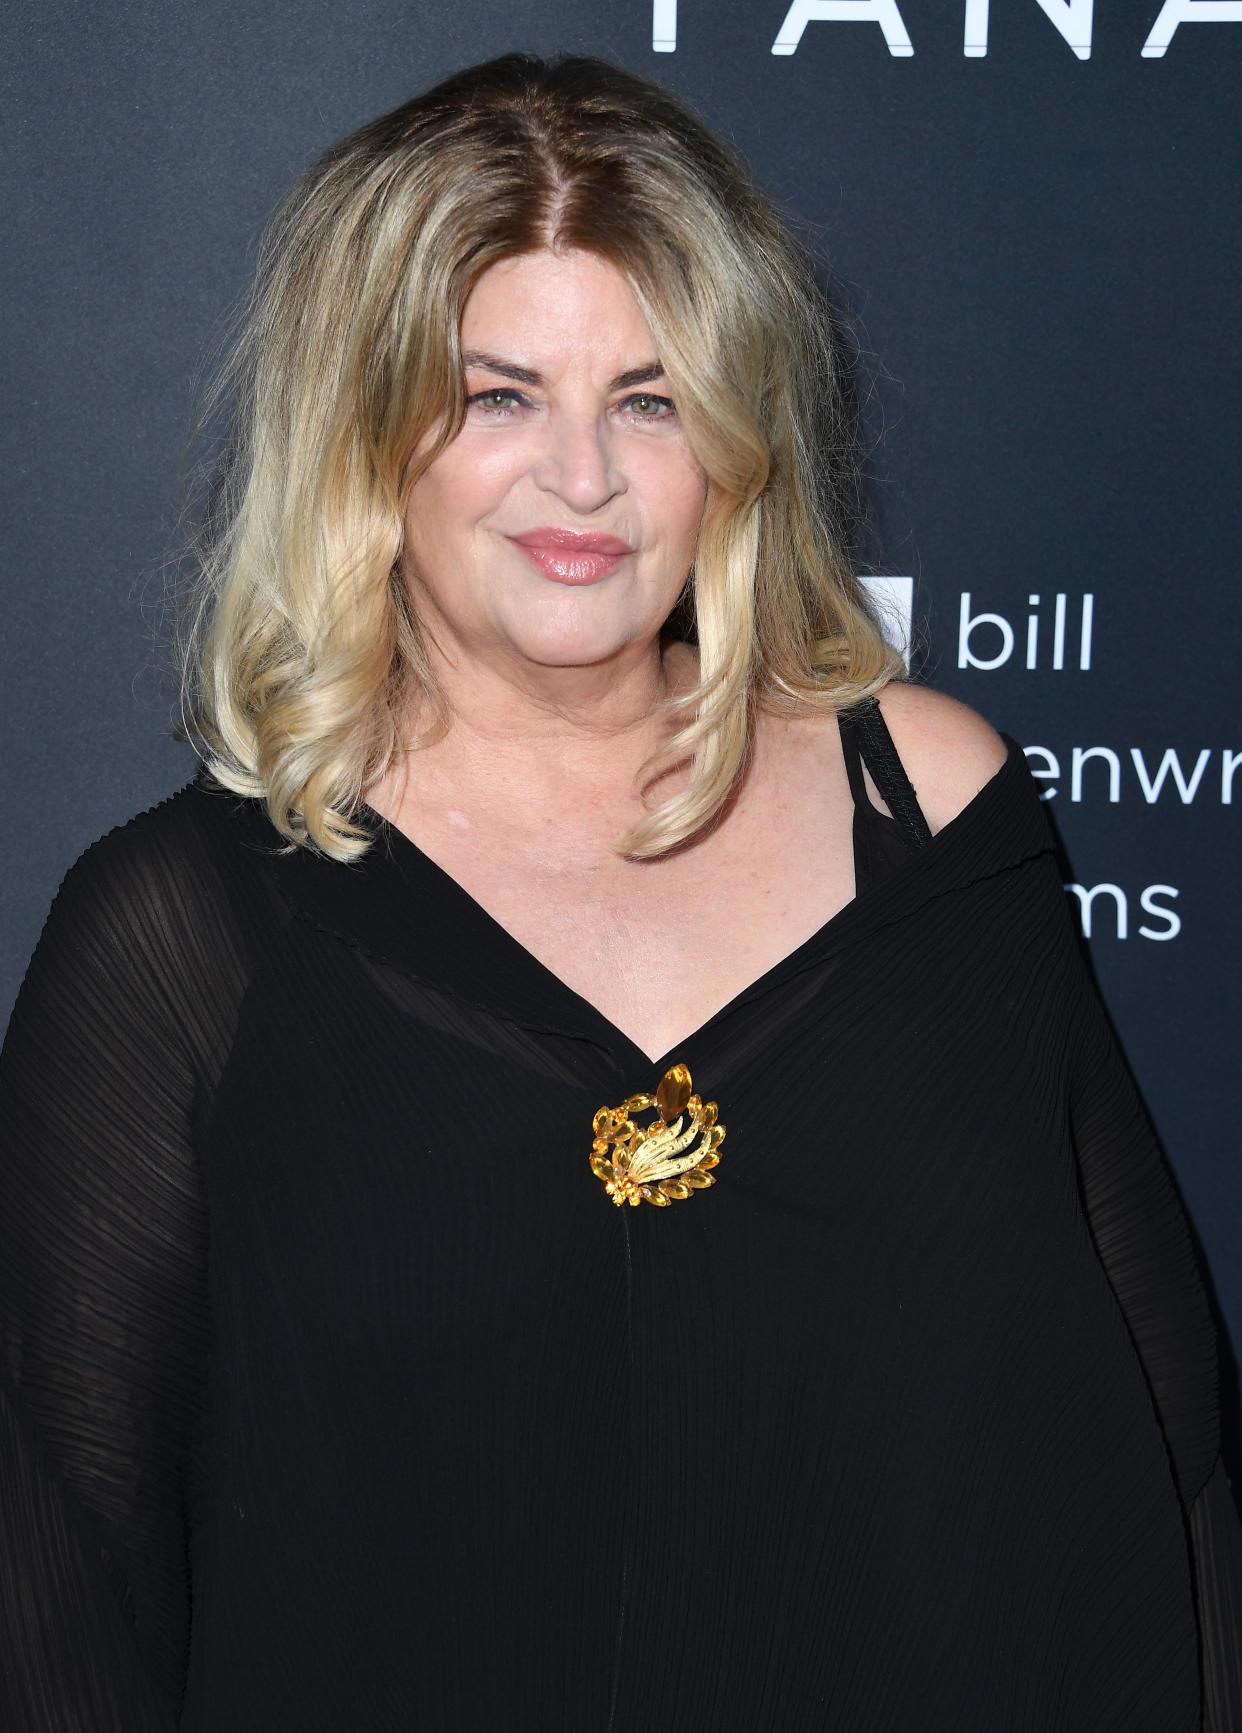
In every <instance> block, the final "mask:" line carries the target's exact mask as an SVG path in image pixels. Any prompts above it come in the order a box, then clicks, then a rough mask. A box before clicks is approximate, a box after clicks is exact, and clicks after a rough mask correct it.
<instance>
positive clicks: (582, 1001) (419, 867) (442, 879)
mask: <svg viewBox="0 0 1242 1733" xmlns="http://www.w3.org/2000/svg"><path fill="white" fill-rule="evenodd" d="M1008 744H1009V748H1010V750H1009V756H1008V758H1006V760H1005V762H1004V763H1003V764H1002V765H1000V766H999V767H998V769H997V770H996V771H995V772H994V773H993V775H992V776H991V777H990V778H989V779H988V781H987V782H986V783H985V784H984V785H983V787H982V788H981V789H980V790H979V791H978V793H977V794H975V795H974V796H973V798H972V799H971V800H969V801H968V802H967V804H966V805H965V806H964V807H963V808H962V809H961V811H960V812H959V813H957V815H956V816H955V817H954V818H953V819H952V820H950V822H949V823H948V824H946V825H943V826H942V827H941V828H940V830H938V831H937V832H936V833H935V834H934V835H933V836H932V837H931V839H930V841H928V842H927V843H925V844H924V845H923V846H922V847H921V848H919V849H918V850H917V851H915V852H913V853H912V854H911V855H910V858H909V860H908V861H907V862H905V863H903V864H902V865H901V866H899V867H897V868H896V869H895V870H894V871H893V872H892V873H891V874H890V875H888V876H887V877H886V878H885V879H884V880H882V881H881V883H879V884H877V885H872V886H869V887H864V888H863V889H862V890H861V891H860V890H859V888H858V883H857V875H856V874H855V883H854V894H853V895H852V896H851V897H850V898H849V900H848V901H847V902H845V903H843V904H842V905H841V907H840V908H839V909H837V910H836V911H835V912H834V913H833V914H831V915H830V916H829V917H828V919H827V920H826V921H823V922H821V924H820V925H819V926H818V927H816V928H815V929H814V931H813V932H811V933H809V934H808V935H807V936H806V938H805V939H803V940H801V941H800V942H799V943H798V944H797V945H795V946H793V947H792V948H791V949H790V950H789V951H786V952H785V953H784V955H783V956H781V957H778V958H777V959H776V960H775V962H773V963H772V964H770V965H769V967H768V968H766V969H764V970H762V971H761V972H760V973H759V974H758V975H756V976H754V977H753V978H752V979H751V980H750V981H748V982H746V983H745V984H744V985H743V986H741V987H740V988H739V989H738V990H737V992H735V993H733V994H732V995H731V996H730V997H729V998H728V999H727V1000H725V1001H724V1002H723V1003H722V1004H720V1005H719V1006H717V1007H716V1009H715V1010H714V1011H712V1012H711V1014H710V1015H709V1016H708V1017H706V1018H704V1020H703V1022H702V1023H700V1024H698V1025H696V1027H695V1028H693V1029H691V1030H689V1031H687V1033H686V1034H684V1035H682V1036H680V1037H679V1038H678V1039H677V1040H676V1041H675V1042H673V1044H672V1045H671V1046H670V1047H669V1048H668V1049H667V1050H666V1051H665V1052H663V1053H660V1054H658V1055H655V1056H653V1055H651V1054H649V1053H648V1052H647V1050H646V1049H645V1048H644V1047H642V1046H640V1045H639V1043H638V1042H637V1041H635V1040H634V1038H633V1036H631V1035H628V1034H627V1033H626V1031H625V1030H624V1029H622V1028H621V1027H620V1026H619V1025H618V1024H616V1023H614V1022H613V1021H612V1019H611V1018H610V1017H608V1016H606V1015H605V1013H604V1012H603V1011H601V1010H600V1009H599V1007H598V1006H597V1005H596V1004H595V1003H594V1001H593V1000H591V999H589V998H587V997H586V996H585V995H584V994H582V993H580V992H578V990H577V989H576V988H574V987H571V986H570V985H569V983H568V982H567V981H566V980H564V978H563V977H562V976H561V975H559V974H557V972H556V970H555V969H553V968H552V967H551V965H550V964H548V963H545V962H544V961H543V959H542V958H541V957H539V956H537V955H536V954H535V952H534V951H532V950H531V949H530V948H529V946H527V945H525V944H523V943H522V941H521V940H520V939H519V938H517V937H516V936H515V935H514V934H513V933H511V932H510V931H509V929H508V927H506V926H505V925H504V924H503V923H502V922H501V921H500V920H498V919H497V917H496V916H495V915H494V914H492V913H491V911H490V910H489V909H488V908H487V907H486V905H485V904H483V903H482V902H480V901H479V899H478V898H477V897H476V896H475V895H474V894H473V893H472V892H470V891H468V890H467V889H466V887H465V886H464V885H463V884H462V883H461V881H460V880H458V879H456V878H454V877H453V875H452V873H450V872H449V871H448V870H447V868H445V867H442V866H441V865H440V864H439V862H438V861H436V860H433V858H432V857H431V856H430V855H429V854H427V853H426V851H425V850H424V849H422V848H420V847H419V845H418V844H417V843H416V842H415V841H414V840H413V838H412V837H410V836H408V835H407V834H406V832H405V831H403V830H402V829H401V828H400V826H398V825H396V824H394V823H393V822H392V820H391V819H387V818H385V817H384V816H383V815H382V814H381V813H378V812H376V811H375V809H374V808H373V807H369V806H366V805H364V806H363V807H362V808H361V809H360V813H361V816H363V817H364V818H366V819H367V820H371V819H373V820H374V823H375V825H376V836H377V846H378V843H379V839H381V838H382V839H383V843H384V846H385V847H386V848H387V850H388V852H389V854H390V855H391V856H392V858H393V859H394V861H397V862H398V863H400V860H401V858H402V857H404V859H405V861H406V863H407V864H409V865H411V866H412V867H413V868H414V869H415V871H416V872H417V873H420V874H422V875H424V876H426V875H427V874H428V873H430V874H431V875H432V876H433V878H434V879H435V881H436V882H437V883H438V884H439V885H440V887H441V889H442V890H443V892H444V893H445V894H446V895H447V896H448V897H449V898H450V899H451V900H453V901H454V902H456V903H457V904H458V905H459V907H460V908H461V909H462V911H463V913H464V914H465V916H466V917H467V918H468V919H471V920H473V921H474V922H475V924H476V925H478V926H481V927H483V928H484V929H485V930H486V931H487V932H488V933H489V934H490V936H491V937H492V938H493V940H494V941H495V942H496V943H497V944H499V945H500V946H501V947H502V948H503V949H504V951H505V952H506V953H507V954H508V955H509V957H510V958H511V959H512V960H513V961H514V962H516V963H517V964H518V966H519V968H520V969H521V970H523V971H525V972H527V973H528V974H529V973H530V972H532V971H533V972H534V974H535V976H536V978H537V979H539V980H540V981H541V982H542V983H543V984H544V986H545V988H547V989H549V990H550V991H551V992H552V994H553V995H554V996H555V997H559V998H561V999H562V1000H563V1002H564V1003H565V1004H566V1006H567V1007H568V1006H570V1005H572V1006H573V1007H575V1008H576V1009H577V1011H578V1017H577V1019H576V1021H577V1022H579V1023H581V1022H582V1021H583V1018H582V1013H583V1011H585V1012H587V1013H589V1021H590V1022H593V1023H594V1024H595V1025H596V1028H597V1029H598V1030H600V1031H601V1032H606V1035H607V1040H606V1043H605V1044H606V1045H607V1046H608V1047H609V1048H610V1049H613V1050H616V1049H618V1048H621V1047H623V1048H625V1049H627V1050H628V1052H629V1053H630V1054H631V1055H635V1056H637V1059H638V1060H639V1062H640V1063H641V1065H642V1066H644V1067H647V1068H648V1069H649V1070H650V1072H651V1073H652V1074H653V1075H654V1076H657V1077H658V1076H659V1075H661V1074H662V1072H663V1071H664V1070H666V1069H667V1068H668V1066H669V1065H671V1064H674V1063H675V1062H676V1061H677V1060H678V1059H679V1058H682V1057H684V1056H685V1054H686V1053H687V1051H688V1050H690V1049H691V1048H692V1047H694V1046H697V1045H698V1044H699V1043H700V1042H701V1040H702V1039H703V1037H704V1036H705V1035H707V1034H708V1033H709V1032H710V1031H711V1030H712V1029H713V1028H714V1026H715V1025H716V1024H717V1023H718V1022H720V1021H721V1020H722V1019H724V1018H725V1017H727V1016H730V1015H731V1014H732V1013H733V1012H734V1011H736V1010H737V1009H738V1008H739V1007H740V1006H741V1005H743V1004H744V1003H746V1002H747V1001H748V1000H749V999H751V998H752V997H757V996H759V995H760V994H762V993H765V992H768V991H770V990H771V989H772V988H773V987H775V986H776V985H778V984H779V982H780V980H782V979H783V978H784V977H785V975H786V974H793V973H796V972H798V969H799V967H800V966H801V965H803V964H804V963H805V962H806V960H807V956H808V954H809V953H810V952H811V951H812V950H813V949H818V948H819V947H820V946H822V945H823V944H824V943H825V942H826V941H827V940H829V939H830V938H837V937H839V935H840V933H841V930H842V928H845V929H846V930H847V931H848V928H849V927H850V925H852V924H853V923H854V922H855V921H856V920H857V919H858V918H859V911H860V910H862V911H864V912H866V911H867V910H869V909H871V908H873V907H875V906H878V905H880V904H882V903H883V902H885V901H886V900H887V898H888V897H889V895H890V894H891V892H892V890H893V888H894V887H897V888H900V887H901V886H903V885H904V884H905V883H906V881H907V880H908V879H909V877H910V876H911V874H912V873H913V872H915V871H917V870H918V869H920V868H923V869H925V868H926V864H927V862H928V861H929V860H930V859H932V858H933V857H934V856H938V855H940V854H942V853H943V852H944V850H945V849H946V848H947V847H948V846H949V844H947V843H944V842H942V841H941V839H942V838H946V837H948V838H950V839H952V838H953V837H956V836H960V835H961V829H960V828H959V827H961V825H962V821H963V819H966V820H967V827H968V828H969V825H970V824H971V823H972V822H973V819H974V816H975V814H976V812H977V811H978V809H979V806H980V803H981V802H983V801H984V797H985V796H989V794H990V792H991V791H992V790H993V789H994V788H995V786H996V785H997V783H998V782H999V781H1000V779H1001V778H1002V777H1004V776H1005V773H1006V771H1007V770H1008V769H1009V768H1010V766H1011V764H1012V763H1013V760H1014V757H1015V754H1016V755H1017V756H1018V757H1021V748H1020V747H1018V746H1017V745H1016V743H1014V742H1013V741H1009V742H1008ZM1040 816H1041V817H1042V814H1041V815H1040ZM510 1014H512V1013H510ZM580 1032H581V1031H580Z"/></svg>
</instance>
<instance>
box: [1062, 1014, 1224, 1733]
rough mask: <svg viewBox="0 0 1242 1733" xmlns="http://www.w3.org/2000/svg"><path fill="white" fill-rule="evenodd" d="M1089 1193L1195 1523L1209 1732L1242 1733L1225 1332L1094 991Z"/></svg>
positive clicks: (1087, 1036)
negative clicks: (1223, 1383)
mask: <svg viewBox="0 0 1242 1733" xmlns="http://www.w3.org/2000/svg"><path fill="white" fill-rule="evenodd" d="M1072 1111H1073V1128H1074V1138H1075V1145H1076V1149H1077V1153H1078V1159H1079V1165H1080V1172H1081V1176H1082V1186H1083V1196H1084V1201H1085V1204H1086V1208H1087V1213H1088V1217H1089V1220H1090V1223H1091V1230H1092V1233H1093V1236H1094V1238H1095V1242H1096V1246H1097V1248H1098V1250H1099V1253H1100V1257H1101V1260H1102V1262H1103V1264H1104V1268H1105V1270H1106V1272H1107V1274H1108V1278H1109V1281H1110V1282H1111V1284H1112V1288H1113V1291H1114V1293H1115V1294H1116V1296H1117V1299H1118V1302H1119V1304H1120V1306H1121V1308H1122V1311H1123V1312H1124V1314H1125V1318H1126V1322H1127V1324H1128V1326H1129V1329H1130V1334H1131V1337H1132V1338H1133V1341H1134V1344H1135V1347H1136V1348H1137V1350H1138V1353H1139V1356H1140V1358H1141V1360H1142V1363H1143V1366H1144V1369H1145V1371H1146V1374H1147V1380H1148V1384H1149V1385H1150V1388H1151V1392H1152V1397H1153V1399H1154V1401H1155V1404H1156V1408H1157V1411H1158V1413H1159V1415H1160V1419H1161V1424H1162V1426H1163V1429H1164V1435H1165V1439H1166V1442H1167V1444H1168V1448H1169V1455H1170V1459H1171V1462H1172V1466H1173V1471H1174V1474H1175V1477H1176V1480H1177V1484H1178V1488H1179V1491H1180V1494H1181V1499H1182V1506H1183V1509H1184V1511H1185V1514H1186V1525H1187V1535H1188V1540H1189V1545H1190V1551H1191V1561H1192V1568H1193V1573H1194V1582H1195V1593H1196V1599H1197V1605H1198V1615H1199V1629H1200V1648H1201V1659H1202V1675H1203V1696H1204V1719H1203V1726H1204V1729H1205V1733H1234V1730H1236V1729H1238V1728H1242V1529H1240V1527H1239V1523H1238V1517H1237V1513H1236V1510H1235V1507H1234V1504H1233V1499H1232V1495H1231V1492H1230V1488H1229V1483H1228V1480H1227V1478H1226V1476H1225V1472H1224V1468H1223V1467H1222V1464H1221V1459H1220V1425H1219V1421H1220V1416H1219V1406H1218V1403H1219V1395H1218V1392H1219V1372H1218V1364H1217V1350H1216V1339H1215V1330H1214V1326H1213V1323H1212V1318H1211V1314H1210V1312H1209V1309H1208V1304H1207V1300H1206V1296H1205V1295H1204V1292H1203V1286H1202V1282H1201V1280H1200V1276H1199V1270H1198V1264H1197V1258H1196V1254H1195V1249H1194V1245H1193V1243H1192V1240H1191V1236H1190V1231H1189V1228H1188V1226H1187V1222H1186V1218H1185V1216H1184V1214H1183V1211H1182V1207H1181V1203H1180V1200H1179V1199H1178V1196H1177V1192H1176V1189H1175V1187H1174V1184H1173V1181H1172V1177H1171V1175H1170V1173H1169V1171H1168V1168H1167V1166H1166V1164H1165V1161H1164V1157H1163V1155H1162V1153H1161V1151H1160V1148H1159V1146H1158V1144H1157V1142H1156V1139H1155V1135H1154V1133H1153V1131H1152V1128H1151V1125H1150V1122H1149V1121H1148V1119H1147V1115H1146V1113H1145V1111H1144V1109H1143V1106H1142V1103H1141V1102H1140V1100H1139V1098H1138V1094H1137V1091H1136V1090H1135V1087H1134V1084H1133V1082H1132V1080H1131V1077H1130V1074H1129V1071H1128V1069H1127V1067H1126V1064H1125V1061H1124V1059H1123V1058H1122V1056H1121V1053H1120V1051H1119V1050H1118V1047H1117V1044H1116V1041H1115V1040H1114V1037H1113V1034H1112V1031H1111V1029H1110V1028H1109V1026H1108V1022H1107V1019H1106V1017H1105V1015H1104V1012H1103V1010H1102V1008H1101V1007H1100V1004H1099V1002H1098V1000H1097V999H1096V997H1095V994H1094V991H1093V990H1092V989H1091V988H1090V986H1089V984H1086V983H1084V987H1083V994H1082V1015H1081V1019H1080V1039H1079V1043H1078V1047H1077V1064H1076V1075H1075V1078H1074V1092H1073V1102H1072Z"/></svg>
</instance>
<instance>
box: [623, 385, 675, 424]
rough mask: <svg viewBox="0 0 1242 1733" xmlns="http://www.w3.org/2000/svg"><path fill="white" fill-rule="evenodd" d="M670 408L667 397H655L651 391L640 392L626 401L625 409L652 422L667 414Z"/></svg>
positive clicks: (670, 404)
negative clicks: (657, 417)
mask: <svg viewBox="0 0 1242 1733" xmlns="http://www.w3.org/2000/svg"><path fill="white" fill-rule="evenodd" d="M672 407H673V405H672V403H671V402H670V401H669V399H668V398H667V397H657V396H656V395H655V394H654V392H651V391H640V392H638V394H637V395H636V396H634V397H629V398H627V399H626V408H627V409H630V410H632V411H633V413H634V414H635V415H637V416H638V417H639V418H640V419H643V420H654V419H655V417H656V416H658V415H665V414H667V413H668V411H669V410H671V409H672Z"/></svg>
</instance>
